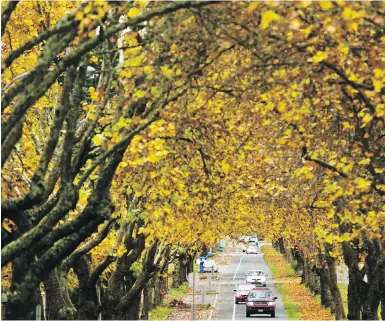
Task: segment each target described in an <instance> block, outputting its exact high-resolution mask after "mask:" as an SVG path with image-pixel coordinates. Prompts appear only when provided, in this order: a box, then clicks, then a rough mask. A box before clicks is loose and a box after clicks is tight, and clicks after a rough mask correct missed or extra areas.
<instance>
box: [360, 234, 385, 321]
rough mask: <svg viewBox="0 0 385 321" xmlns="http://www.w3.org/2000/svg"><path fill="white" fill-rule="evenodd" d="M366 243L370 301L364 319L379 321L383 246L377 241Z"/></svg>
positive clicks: (367, 241)
mask: <svg viewBox="0 0 385 321" xmlns="http://www.w3.org/2000/svg"><path fill="white" fill-rule="evenodd" d="M365 243H366V244H367V245H368V254H367V256H366V264H365V266H366V274H367V279H368V300H367V304H366V307H367V309H365V312H364V311H363V315H362V318H363V319H364V316H365V317H366V318H367V319H369V320H378V308H379V306H380V302H381V294H380V289H381V288H380V283H381V281H380V279H381V266H382V264H383V260H382V257H381V244H380V243H379V242H378V241H375V240H373V241H372V240H366V242H365Z"/></svg>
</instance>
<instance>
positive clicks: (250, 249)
mask: <svg viewBox="0 0 385 321" xmlns="http://www.w3.org/2000/svg"><path fill="white" fill-rule="evenodd" d="M246 254H258V246H255V245H249V247H248V248H247V250H246Z"/></svg>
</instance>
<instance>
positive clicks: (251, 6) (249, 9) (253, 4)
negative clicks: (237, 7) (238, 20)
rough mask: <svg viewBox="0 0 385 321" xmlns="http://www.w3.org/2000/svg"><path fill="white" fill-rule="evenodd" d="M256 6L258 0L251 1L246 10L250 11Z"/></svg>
mask: <svg viewBox="0 0 385 321" xmlns="http://www.w3.org/2000/svg"><path fill="white" fill-rule="evenodd" d="M256 7H258V2H257V1H255V2H252V3H250V4H249V7H248V8H247V11H248V12H251V11H253V10H254V9H255V8H256Z"/></svg>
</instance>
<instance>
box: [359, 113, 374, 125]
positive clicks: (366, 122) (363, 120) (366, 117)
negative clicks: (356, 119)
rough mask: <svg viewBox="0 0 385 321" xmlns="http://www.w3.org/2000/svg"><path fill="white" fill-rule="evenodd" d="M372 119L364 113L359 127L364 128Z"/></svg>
mask: <svg viewBox="0 0 385 321" xmlns="http://www.w3.org/2000/svg"><path fill="white" fill-rule="evenodd" d="M372 119H373V116H372V115H370V114H365V116H364V117H363V118H362V125H361V128H364V127H365V126H366V125H367V124H368V123H369V122H370V121H371V120H372Z"/></svg>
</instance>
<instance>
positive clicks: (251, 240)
mask: <svg viewBox="0 0 385 321" xmlns="http://www.w3.org/2000/svg"><path fill="white" fill-rule="evenodd" d="M249 242H250V243H258V238H257V237H256V236H251V237H250V239H249Z"/></svg>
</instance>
